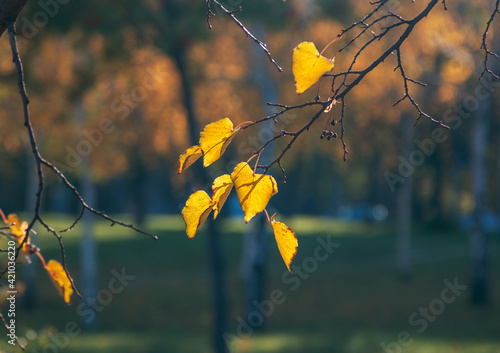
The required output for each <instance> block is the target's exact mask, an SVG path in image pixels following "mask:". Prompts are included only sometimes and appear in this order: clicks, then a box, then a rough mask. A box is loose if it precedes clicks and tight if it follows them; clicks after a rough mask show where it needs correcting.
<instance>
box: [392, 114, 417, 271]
mask: <svg viewBox="0 0 500 353" xmlns="http://www.w3.org/2000/svg"><path fill="white" fill-rule="evenodd" d="M413 136H414V129H413V125H412V118H411V117H410V116H408V115H403V116H402V117H401V145H402V148H401V153H402V155H403V156H405V158H406V157H407V156H408V155H409V153H410V152H411V149H412V146H413ZM412 195H413V175H410V176H409V177H408V178H406V180H405V181H404V182H403V183H402V184H401V185H400V186H399V190H398V191H397V200H396V205H397V232H398V239H397V268H398V273H399V275H400V276H401V278H403V279H408V278H410V277H411V275H412V273H413V265H412V261H411V221H412V202H413V200H412Z"/></svg>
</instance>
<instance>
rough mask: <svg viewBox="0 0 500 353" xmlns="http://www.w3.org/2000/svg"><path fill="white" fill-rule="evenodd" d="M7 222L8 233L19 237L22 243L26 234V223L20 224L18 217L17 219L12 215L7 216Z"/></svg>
mask: <svg viewBox="0 0 500 353" xmlns="http://www.w3.org/2000/svg"><path fill="white" fill-rule="evenodd" d="M7 221H8V222H9V226H10V231H11V232H12V234H14V235H15V236H16V237H20V238H21V241H22V240H23V238H24V235H25V234H26V229H28V222H26V221H24V222H22V223H21V221H20V220H19V217H17V215H15V214H13V213H11V214H10V215H8V216H7Z"/></svg>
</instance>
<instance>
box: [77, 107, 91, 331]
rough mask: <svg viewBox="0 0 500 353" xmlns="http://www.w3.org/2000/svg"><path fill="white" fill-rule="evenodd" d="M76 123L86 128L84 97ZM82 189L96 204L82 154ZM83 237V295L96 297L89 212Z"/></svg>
mask: <svg viewBox="0 0 500 353" xmlns="http://www.w3.org/2000/svg"><path fill="white" fill-rule="evenodd" d="M74 113H75V125H76V130H77V131H81V130H83V129H84V124H85V120H86V118H87V112H86V110H85V105H84V103H83V98H79V99H77V101H76V102H75V110H74ZM81 173H82V176H81V185H82V186H81V190H82V197H83V198H84V200H85V201H86V202H87V204H89V205H95V198H96V197H95V185H94V181H93V178H92V169H91V166H90V160H89V157H88V156H82V165H81ZM81 222H82V237H81V242H80V267H81V271H82V283H83V285H82V295H83V297H84V298H95V296H96V279H95V273H96V256H95V241H94V230H93V228H94V221H93V218H92V215H91V214H89V213H88V212H87V213H86V214H85V215H84V216H83V218H82V221H81ZM85 324H86V325H87V326H88V327H95V325H96V320H95V318H94V319H92V321H90V322H87V321H85Z"/></svg>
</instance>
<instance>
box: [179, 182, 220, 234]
mask: <svg viewBox="0 0 500 353" xmlns="http://www.w3.org/2000/svg"><path fill="white" fill-rule="evenodd" d="M212 206H213V202H212V199H211V198H210V196H208V194H207V193H206V192H205V191H203V190H198V191H196V192H195V193H193V194H191V196H189V198H188V199H187V201H186V206H184V208H183V209H182V218H183V219H184V223H186V234H187V235H188V237H189V239H192V238H194V236H195V235H196V232H197V231H198V229H199V228H200V227H201V225H202V224H203V222H205V220H206V219H207V217H208V215H209V214H210V212H211V211H212Z"/></svg>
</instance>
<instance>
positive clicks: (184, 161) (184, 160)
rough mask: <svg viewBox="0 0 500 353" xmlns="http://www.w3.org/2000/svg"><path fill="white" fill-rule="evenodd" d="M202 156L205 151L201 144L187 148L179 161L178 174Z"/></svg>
mask: <svg viewBox="0 0 500 353" xmlns="http://www.w3.org/2000/svg"><path fill="white" fill-rule="evenodd" d="M201 156H203V151H202V150H201V147H200V146H191V147H189V148H188V149H187V150H185V151H184V152H183V153H182V154H181V155H180V156H179V163H178V168H177V174H180V173H182V172H183V171H185V170H186V169H187V168H188V167H189V166H190V165H191V164H193V163H194V162H196V161H197V160H198V159H199V158H200V157H201Z"/></svg>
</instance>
